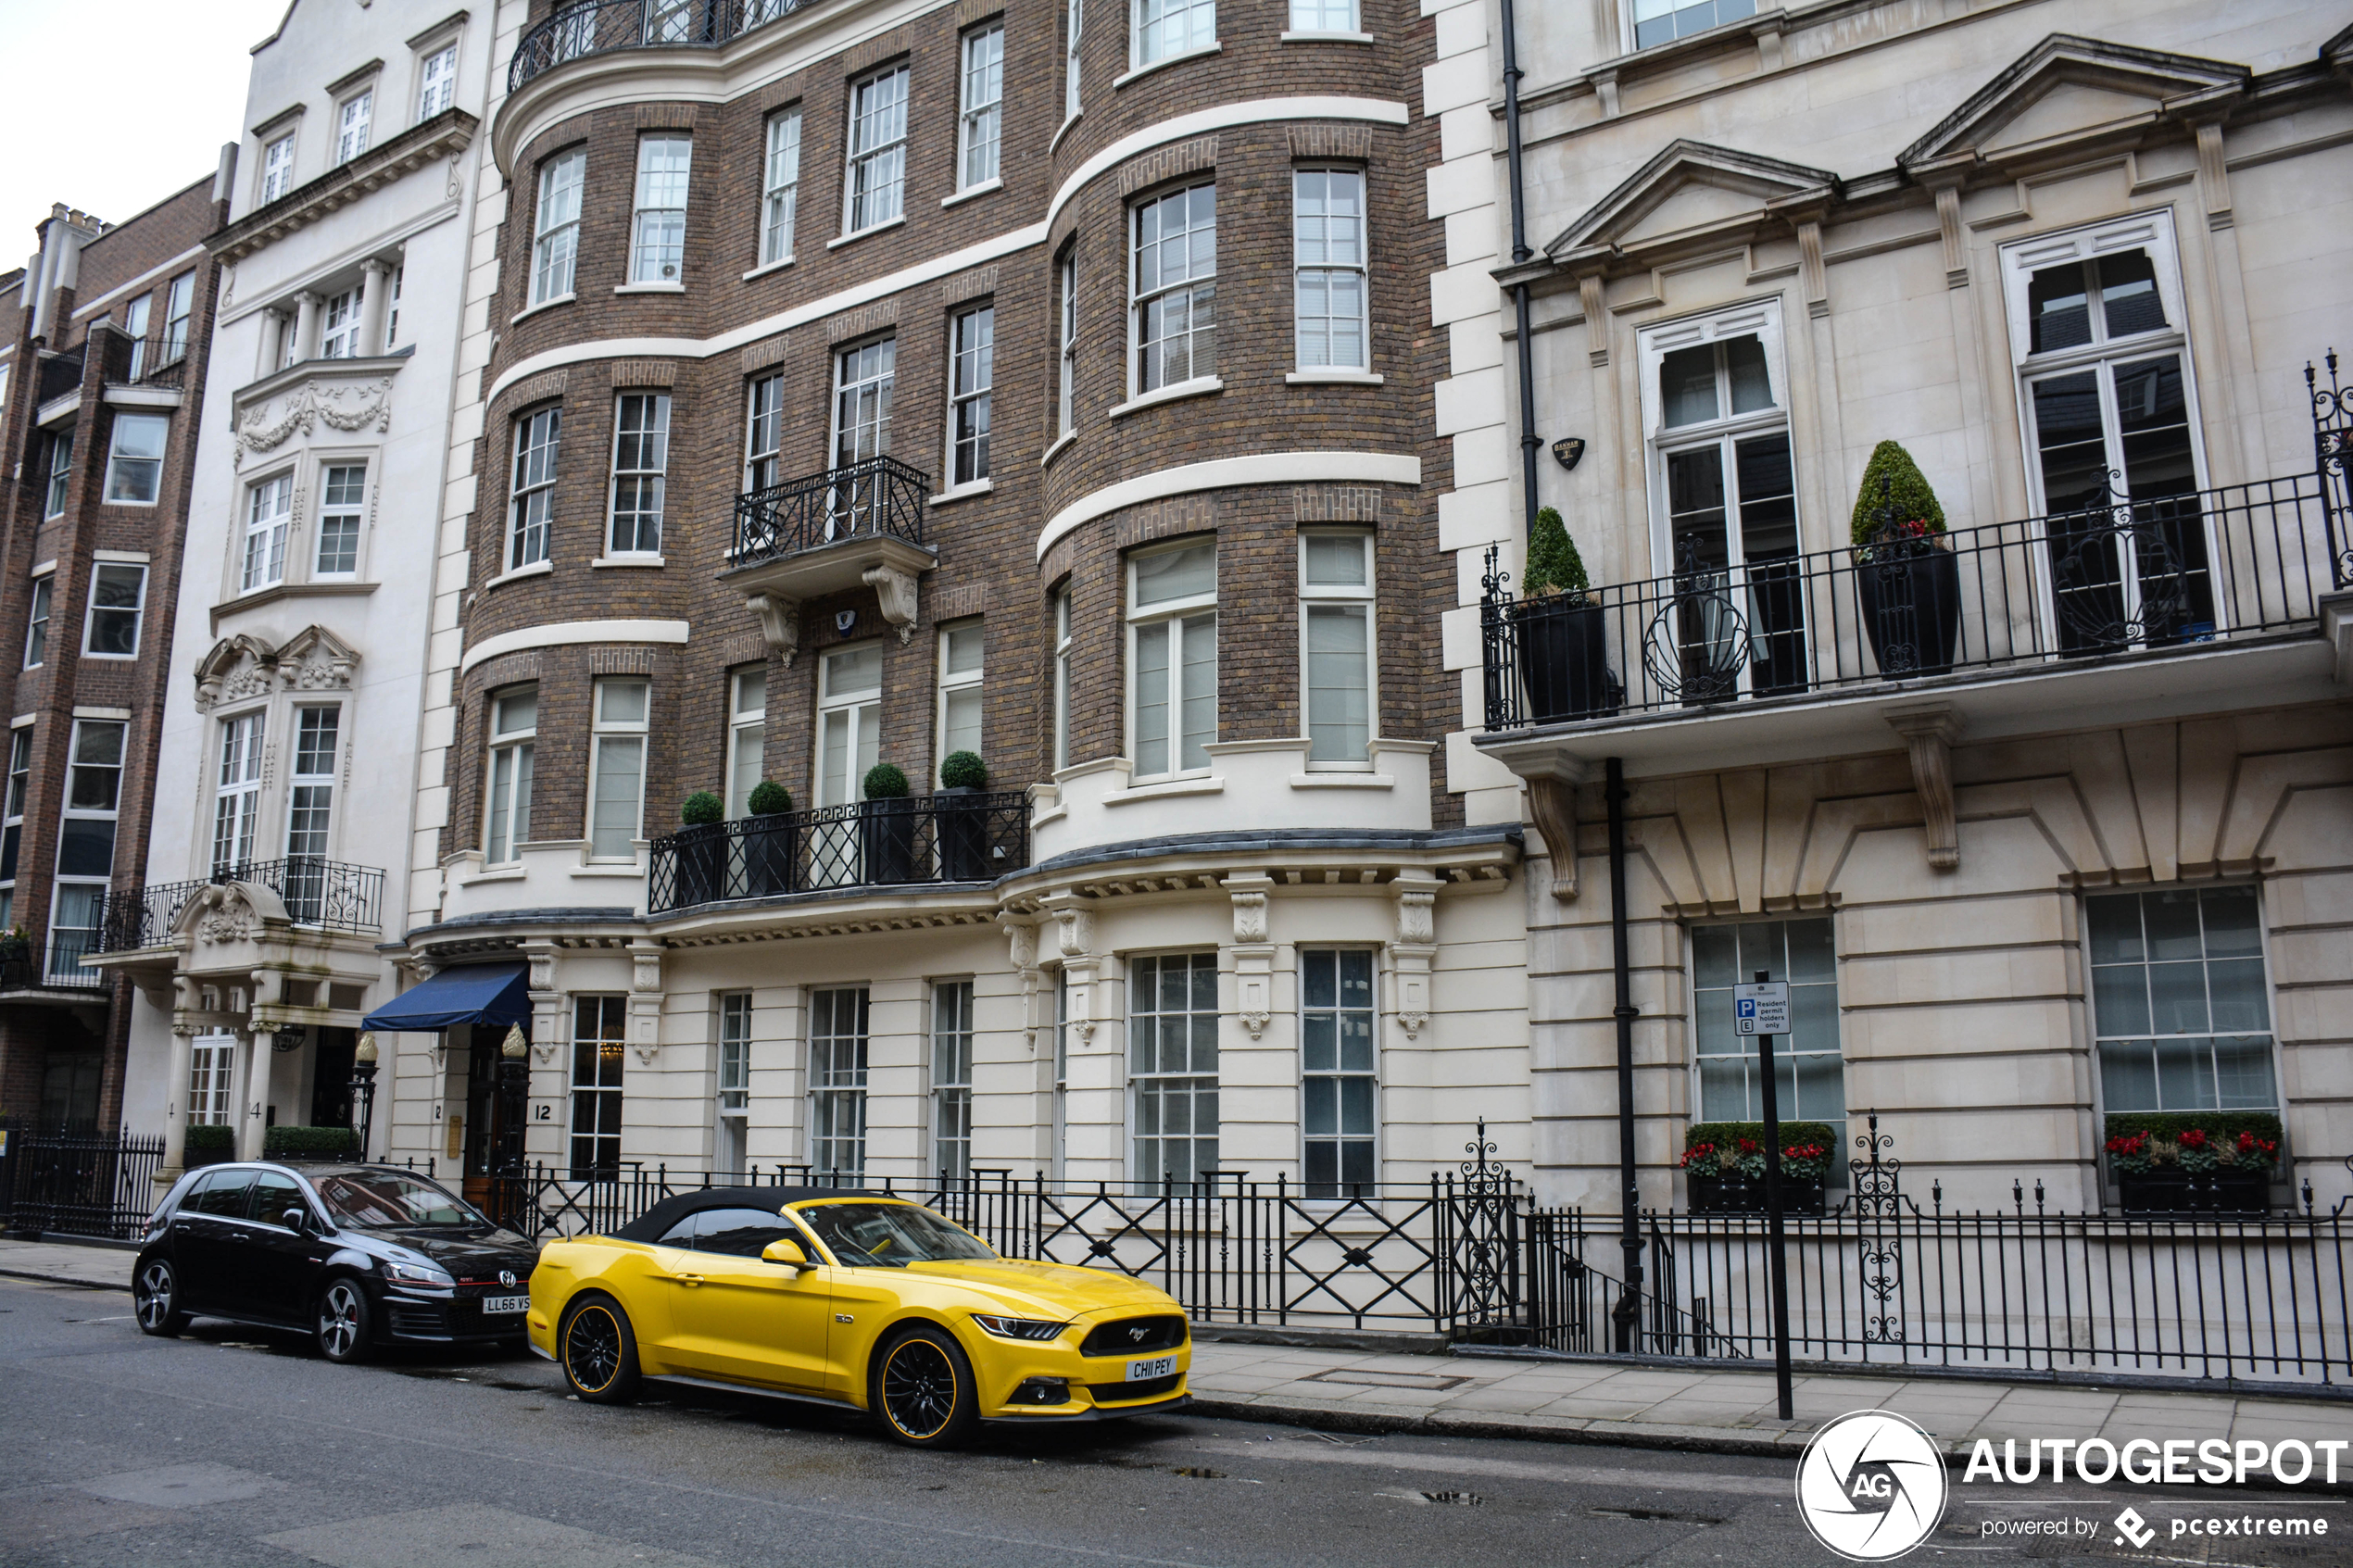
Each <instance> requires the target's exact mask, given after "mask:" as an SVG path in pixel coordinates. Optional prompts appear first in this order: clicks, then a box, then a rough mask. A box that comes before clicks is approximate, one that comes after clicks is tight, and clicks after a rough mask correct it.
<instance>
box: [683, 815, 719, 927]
mask: <svg viewBox="0 0 2353 1568" xmlns="http://www.w3.org/2000/svg"><path fill="white" fill-rule="evenodd" d="M724 897H727V824H726V823H724V822H698V823H697V824H696V825H695V826H693V827H686V828H680V829H679V830H678V897H677V902H676V903H675V904H674V905H673V908H678V909H683V908H685V907H686V906H687V905H689V904H708V903H710V902H711V900H712V899H714V898H724Z"/></svg>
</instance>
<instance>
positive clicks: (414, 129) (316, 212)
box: [205, 108, 482, 266]
mask: <svg viewBox="0 0 2353 1568" xmlns="http://www.w3.org/2000/svg"><path fill="white" fill-rule="evenodd" d="M481 124H482V122H481V121H480V120H478V119H475V118H474V117H473V116H472V115H470V114H468V113H467V112H466V111H465V110H463V109H456V108H452V109H444V110H442V111H441V112H440V113H439V114H437V115H435V116H434V117H433V118H432V119H428V120H426V121H425V122H424V123H423V124H422V125H415V126H411V127H410V128H409V130H407V131H404V132H401V133H400V134H399V135H397V136H395V137H394V138H392V140H390V141H388V142H384V143H380V144H377V145H375V146H373V147H371V148H369V149H368V150H367V151H366V152H364V153H361V154H360V155H359V157H356V158H353V159H352V160H351V161H350V162H349V163H346V164H345V165H343V166H342V167H341V168H339V169H332V170H330V171H328V172H327V173H325V174H322V175H321V176H320V177H319V178H318V179H316V180H313V181H311V182H309V183H308V184H305V185H300V186H297V187H296V188H295V189H294V190H291V191H288V192H287V193H286V194H284V195H283V196H280V197H279V198H278V199H277V200H276V201H273V202H271V203H270V205H268V206H267V207H256V208H255V209H254V210H253V211H251V212H249V213H247V214H245V217H243V218H241V219H239V220H236V221H235V222H234V223H232V224H230V225H229V226H228V227H226V228H224V229H221V230H220V231H219V232H216V233H214V234H213V235H212V236H211V237H209V238H208V239H207V240H206V241H205V247H206V248H207V249H208V250H210V251H211V252H212V254H213V255H214V256H215V257H218V258H219V259H220V262H221V264H222V265H223V266H234V265H235V264H236V263H237V262H239V261H242V260H244V259H245V257H248V256H251V255H253V254H254V253H255V252H256V251H258V250H261V249H263V248H264V247H266V246H268V245H273V244H275V243H276V242H277V241H279V240H282V239H284V238H285V237H286V236H287V235H288V234H291V233H294V232H296V230H299V229H306V228H308V227H309V226H310V225H311V224H313V223H316V222H318V221H319V220H321V219H322V218H325V217H326V216H327V215H328V214H329V213H332V212H333V211H334V210H336V209H337V208H338V207H348V206H350V205H351V204H352V203H353V202H356V201H358V200H359V198H360V197H362V196H365V195H367V194H370V193H371V192H373V191H378V190H381V189H383V188H384V186H386V185H389V184H391V183H393V182H395V181H397V180H402V179H405V178H407V177H408V176H409V175H410V174H413V173H415V172H416V171H417V170H418V169H422V168H424V167H425V166H426V165H428V164H432V163H437V162H440V161H441V160H443V159H445V158H447V159H448V160H450V162H451V164H452V168H451V170H450V176H449V182H450V190H449V194H450V195H451V197H453V198H454V197H456V196H457V194H458V176H457V170H456V168H455V163H456V160H457V157H458V155H459V154H460V153H462V152H464V151H465V150H466V148H467V147H468V146H470V145H472V142H473V139H474V132H476V131H477V130H479V129H480V128H481Z"/></svg>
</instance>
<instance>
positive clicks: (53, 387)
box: [32, 343, 90, 403]
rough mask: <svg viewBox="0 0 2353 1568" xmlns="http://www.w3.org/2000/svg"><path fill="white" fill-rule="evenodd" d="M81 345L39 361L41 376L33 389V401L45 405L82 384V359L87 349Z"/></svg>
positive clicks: (87, 346)
mask: <svg viewBox="0 0 2353 1568" xmlns="http://www.w3.org/2000/svg"><path fill="white" fill-rule="evenodd" d="M89 346H90V345H88V344H86V343H85V344H82V345H77V346H75V347H72V348H69V349H67V350H66V351H65V352H64V353H63V354H54V355H51V356H50V357H49V358H46V359H44V360H42V361H41V374H40V377H39V380H38V381H37V382H36V383H35V385H34V389H33V399H32V400H33V401H34V402H35V403H46V402H48V401H50V400H51V399H53V398H57V397H63V396H64V395H66V394H67V393H69V392H71V391H73V390H74V389H75V388H76V387H78V386H80V385H81V384H82V355H83V354H84V353H85V352H87V350H88V349H89Z"/></svg>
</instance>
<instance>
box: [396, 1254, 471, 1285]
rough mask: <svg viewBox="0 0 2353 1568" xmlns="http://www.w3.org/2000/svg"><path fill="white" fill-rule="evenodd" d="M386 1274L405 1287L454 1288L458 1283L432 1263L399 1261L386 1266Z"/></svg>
mask: <svg viewBox="0 0 2353 1568" xmlns="http://www.w3.org/2000/svg"><path fill="white" fill-rule="evenodd" d="M384 1272H385V1273H388V1274H390V1275H391V1276H392V1277H393V1278H395V1279H396V1280H399V1281H400V1282H401V1283H402V1284H404V1285H441V1286H452V1285H456V1284H457V1283H458V1282H457V1281H456V1280H454V1279H451V1278H450V1277H449V1275H448V1273H447V1272H445V1271H443V1270H441V1269H436V1268H434V1266H433V1265H432V1264H431V1263H404V1262H401V1261H399V1260H397V1259H394V1260H392V1261H389V1262H387V1263H385V1264H384Z"/></svg>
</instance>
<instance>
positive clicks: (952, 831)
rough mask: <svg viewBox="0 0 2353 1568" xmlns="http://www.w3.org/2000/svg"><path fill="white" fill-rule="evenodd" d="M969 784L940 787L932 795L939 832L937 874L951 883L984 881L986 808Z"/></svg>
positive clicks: (986, 866) (985, 868)
mask: <svg viewBox="0 0 2353 1568" xmlns="http://www.w3.org/2000/svg"><path fill="white" fill-rule="evenodd" d="M980 794H981V792H980V791H979V790H976V789H974V788H973V787H972V786H970V785H969V784H951V785H945V786H943V787H941V788H940V789H939V790H938V791H937V792H936V793H935V794H934V795H933V796H932V797H931V801H932V807H933V809H934V810H935V811H936V812H937V822H938V829H937V831H938V834H939V874H940V875H941V876H942V877H944V878H946V879H947V880H948V881H950V882H986V881H988V878H989V877H990V875H991V874H992V873H991V872H990V870H989V865H988V808H987V807H986V806H984V805H983V804H982V803H981V801H980V798H979V797H980Z"/></svg>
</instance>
